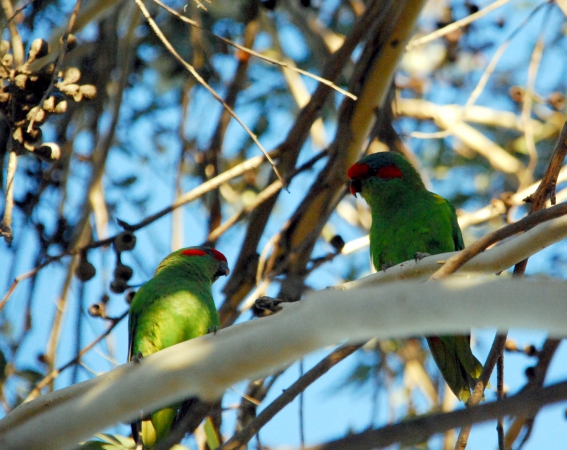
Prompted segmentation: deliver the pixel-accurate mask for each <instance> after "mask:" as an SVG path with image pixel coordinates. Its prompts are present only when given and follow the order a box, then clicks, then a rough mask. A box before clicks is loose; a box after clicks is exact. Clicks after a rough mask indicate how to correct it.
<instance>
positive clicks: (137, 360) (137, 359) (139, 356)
mask: <svg viewBox="0 0 567 450" xmlns="http://www.w3.org/2000/svg"><path fill="white" fill-rule="evenodd" d="M143 357H144V355H142V352H138V354H137V355H134V356H133V357H132V361H133V362H134V363H135V364H140V362H142V358H143Z"/></svg>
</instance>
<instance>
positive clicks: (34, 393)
mask: <svg viewBox="0 0 567 450" xmlns="http://www.w3.org/2000/svg"><path fill="white" fill-rule="evenodd" d="M127 315H128V310H126V311H125V312H124V313H122V314H121V315H120V316H118V317H117V318H115V319H112V321H111V325H110V327H108V329H107V330H106V331H105V332H104V333H102V334H101V335H100V336H98V337H97V338H96V339H95V340H94V341H92V342H91V343H90V344H89V345H87V346H86V347H84V348H83V349H82V350H81V351H80V352H79V353H77V356H75V357H74V358H73V359H72V360H70V361H69V362H68V363H66V364H63V365H62V366H61V367H59V368H58V369H55V370H53V371H51V372H50V373H49V374H48V375H47V376H46V377H44V378H43V380H41V381H40V382H39V383H38V384H37V386H36V387H35V388H34V389H33V390H32V391H31V392H30V393H29V394H28V396H27V397H26V399H25V400H24V403H25V402H29V401H30V400H33V399H34V398H36V397H37V396H38V395H39V394H40V393H41V390H42V389H43V388H44V387H46V386H47V385H48V384H49V383H51V382H52V381H53V380H54V379H55V378H57V377H58V376H59V375H60V374H61V372H63V371H64V370H65V369H67V368H69V367H71V366H72V365H73V364H76V363H77V362H78V361H79V360H80V359H81V358H82V357H83V355H84V354H85V353H87V352H88V351H89V350H91V349H92V348H93V347H94V346H95V345H96V344H98V343H99V342H100V341H102V340H103V339H104V338H105V337H106V336H108V335H109V334H110V333H111V332H112V330H114V327H116V325H118V324H119V323H120V322H121V321H122V320H123V319H124V318H125V317H126V316H127Z"/></svg>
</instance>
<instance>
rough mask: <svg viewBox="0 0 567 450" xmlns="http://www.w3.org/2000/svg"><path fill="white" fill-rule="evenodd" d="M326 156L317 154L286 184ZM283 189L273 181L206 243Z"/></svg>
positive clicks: (297, 170) (213, 240) (288, 177)
mask: <svg viewBox="0 0 567 450" xmlns="http://www.w3.org/2000/svg"><path fill="white" fill-rule="evenodd" d="M326 155H327V152H326V151H322V152H319V153H317V154H316V155H315V156H314V157H313V158H311V159H310V160H309V161H307V162H306V163H305V164H303V165H302V166H301V167H298V168H297V169H296V170H294V171H293V173H291V174H290V175H289V176H286V184H289V183H290V182H291V180H292V179H293V177H295V176H296V175H298V174H299V173H301V172H304V171H305V170H309V169H310V168H311V167H313V165H314V164H315V163H316V162H317V161H319V160H320V159H321V158H323V157H324V156H326ZM282 188H283V183H282V182H281V181H280V180H276V181H274V182H273V183H272V184H270V185H269V186H266V187H265V188H264V189H263V190H262V192H260V193H259V194H257V195H256V197H255V198H254V202H253V203H251V204H249V205H247V206H245V207H244V208H242V209H241V210H240V211H238V212H237V213H235V214H234V215H233V216H232V217H230V218H229V219H228V220H226V221H225V222H224V223H223V224H221V225H220V226H218V227H217V228H216V229H214V230H213V231H212V232H211V233H210V234H209V237H208V238H207V242H216V241H217V240H218V239H219V238H220V237H221V236H222V235H223V234H224V233H226V231H228V230H229V229H230V228H231V227H232V226H233V225H234V224H236V223H237V222H238V221H239V220H240V219H242V218H243V217H245V216H246V215H247V214H250V213H251V212H252V211H253V210H254V209H256V208H257V207H258V206H260V205H261V204H262V203H264V202H265V201H266V200H267V199H269V198H270V197H272V196H273V195H275V194H276V193H278V192H279V191H280V190H281V189H282Z"/></svg>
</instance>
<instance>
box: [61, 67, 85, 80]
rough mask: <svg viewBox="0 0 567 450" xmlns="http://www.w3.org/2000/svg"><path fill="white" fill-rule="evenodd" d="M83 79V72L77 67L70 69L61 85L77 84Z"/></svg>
mask: <svg viewBox="0 0 567 450" xmlns="http://www.w3.org/2000/svg"><path fill="white" fill-rule="evenodd" d="M80 79H81V71H80V70H79V69H77V68H76V67H69V68H68V69H67V70H66V71H65V74H64V75H63V81H61V84H72V83H76V82H77V81H79V80H80Z"/></svg>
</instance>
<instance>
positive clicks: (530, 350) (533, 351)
mask: <svg viewBox="0 0 567 450" xmlns="http://www.w3.org/2000/svg"><path fill="white" fill-rule="evenodd" d="M524 353H525V354H526V355H528V356H537V354H538V351H537V348H535V346H534V345H526V348H524Z"/></svg>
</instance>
